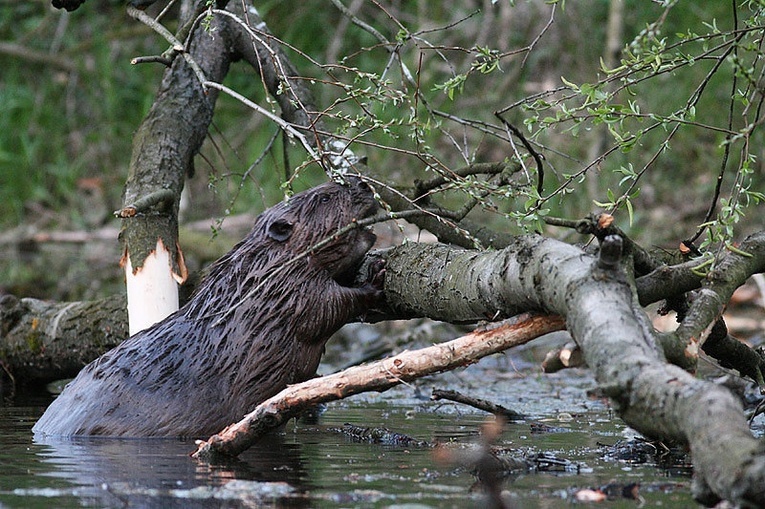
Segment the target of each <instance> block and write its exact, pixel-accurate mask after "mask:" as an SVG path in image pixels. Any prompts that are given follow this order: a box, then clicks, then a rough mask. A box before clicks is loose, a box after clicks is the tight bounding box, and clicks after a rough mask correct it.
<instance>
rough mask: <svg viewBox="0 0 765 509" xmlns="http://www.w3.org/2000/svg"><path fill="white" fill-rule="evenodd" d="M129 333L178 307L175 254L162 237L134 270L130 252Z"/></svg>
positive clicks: (127, 275)
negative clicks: (168, 248) (173, 257)
mask: <svg viewBox="0 0 765 509" xmlns="http://www.w3.org/2000/svg"><path fill="white" fill-rule="evenodd" d="M125 279H126V285H127V300H128V319H129V321H130V325H129V329H130V335H131V336H132V335H133V334H135V333H137V332H139V331H142V330H143V329H145V328H147V327H149V326H151V325H153V324H155V323H157V322H159V321H160V320H162V319H163V318H165V317H166V316H168V315H169V314H171V313H173V312H175V311H177V310H178V283H177V282H176V280H175V276H174V274H173V267H172V257H171V255H170V252H169V251H168V250H167V248H166V247H165V246H164V244H163V243H162V241H161V240H157V247H156V249H155V250H154V252H153V253H151V254H150V255H149V256H147V257H146V260H145V261H144V262H143V267H139V268H138V270H136V271H135V273H133V265H132V263H130V255H128V256H127V261H126V263H125Z"/></svg>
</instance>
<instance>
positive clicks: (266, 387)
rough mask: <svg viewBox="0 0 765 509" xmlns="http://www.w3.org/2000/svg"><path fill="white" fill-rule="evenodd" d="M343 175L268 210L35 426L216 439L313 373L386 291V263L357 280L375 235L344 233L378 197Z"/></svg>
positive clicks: (59, 431) (62, 431) (56, 432)
mask: <svg viewBox="0 0 765 509" xmlns="http://www.w3.org/2000/svg"><path fill="white" fill-rule="evenodd" d="M345 180H346V183H345V184H339V183H335V182H328V183H325V184H322V185H319V186H318V187H315V188H313V189H309V190H308V191H304V192H302V193H298V194H295V195H294V196H292V197H291V198H289V199H288V200H287V201H285V202H282V203H279V204H278V205H276V206H274V207H272V208H270V209H268V210H266V211H265V212H263V213H262V214H261V215H259V216H258V217H257V219H256V220H255V225H254V227H253V229H252V231H251V232H250V233H249V234H248V235H247V236H246V237H245V238H244V240H242V241H241V242H239V243H238V244H237V245H236V246H234V248H233V249H232V250H231V251H230V252H228V253H227V254H226V255H224V256H223V257H222V258H220V259H219V260H218V261H216V262H215V263H214V264H213V265H211V267H210V269H209V272H208V274H207V275H206V276H205V278H204V279H203V280H202V281H201V282H200V284H199V286H198V288H197V290H196V291H195V292H194V294H193V295H192V296H191V298H190V300H189V301H188V302H187V303H186V304H185V305H184V306H183V307H182V308H180V309H179V310H178V311H176V312H175V313H173V314H172V315H170V316H168V317H167V318H165V319H164V320H163V321H161V322H159V323H157V324H155V325H153V326H151V327H149V328H148V329H146V330H143V331H141V332H139V333H137V334H135V335H133V336H132V337H130V338H129V339H127V340H126V341H124V342H123V343H122V344H120V345H119V346H118V347H116V348H115V349H113V350H111V351H109V352H107V353H105V354H104V355H102V356H101V357H99V358H98V359H96V360H94V361H93V362H91V363H90V364H88V365H87V366H86V367H84V368H83V369H82V370H81V371H80V373H79V374H78V375H77V377H76V378H75V379H74V380H73V381H72V382H70V383H69V384H68V385H67V386H66V387H65V389H64V390H63V391H62V393H61V394H60V395H59V396H58V397H57V398H56V399H55V400H54V401H53V402H52V403H51V405H50V406H49V407H48V409H47V410H46V411H45V413H44V414H43V416H42V417H41V418H40V420H39V421H37V423H36V424H35V425H34V427H33V428H32V430H33V432H34V433H36V434H43V435H48V436H72V435H106V436H174V437H197V436H209V435H210V434H212V433H215V432H217V431H219V430H221V429H222V428H223V427H225V426H227V425H228V424H230V423H232V422H236V421H238V420H239V419H241V418H242V417H243V415H244V414H245V413H246V412H248V411H251V410H252V409H254V408H255V406H257V405H258V404H259V403H261V402H262V401H264V400H266V399H267V398H269V397H271V396H273V395H275V394H276V393H278V392H279V391H281V390H282V389H284V388H285V387H286V386H287V385H288V384H293V383H297V382H301V381H304V380H307V379H309V378H312V377H313V376H315V374H316V368H317V367H318V364H319V360H320V357H321V355H322V353H323V351H324V345H325V343H326V341H327V340H328V339H329V337H330V335H332V334H333V333H334V332H336V331H337V330H338V329H339V328H340V327H341V326H342V325H343V324H345V323H346V322H347V321H349V320H351V319H353V318H355V317H358V316H359V315H361V314H363V313H364V312H365V311H366V310H367V309H368V308H370V307H371V306H373V305H374V304H375V302H377V300H378V299H379V298H380V297H381V295H382V276H383V273H384V270H383V268H382V267H381V266H379V265H378V266H375V267H374V268H373V269H372V270H370V275H369V277H367V280H366V282H365V283H363V284H362V285H361V286H357V287H353V286H351V285H352V281H353V280H354V276H355V275H356V271H357V270H358V268H359V266H360V264H361V262H362V260H363V258H364V256H365V254H366V253H367V251H368V250H369V249H370V248H371V247H372V244H373V243H374V241H375V235H374V234H373V233H372V232H371V231H369V230H368V229H366V228H360V227H357V228H353V229H350V230H349V231H347V232H346V233H344V234H342V235H340V236H337V235H336V232H337V231H338V229H339V228H342V227H343V226H346V225H349V224H350V223H352V222H354V221H355V220H356V219H362V218H364V217H369V216H371V215H372V214H373V213H374V212H375V210H377V203H376V201H375V200H374V197H373V194H372V191H371V189H370V188H369V186H367V185H366V183H364V182H363V181H362V180H361V179H360V178H357V177H352V178H351V177H347V178H346V179H345ZM327 240H329V242H326V241H327ZM322 241H325V242H326V243H322V244H320V245H319V247H316V248H315V249H309V248H312V247H315V246H316V245H317V243H319V242H322Z"/></svg>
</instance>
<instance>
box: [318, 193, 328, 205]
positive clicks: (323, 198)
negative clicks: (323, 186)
mask: <svg viewBox="0 0 765 509" xmlns="http://www.w3.org/2000/svg"><path fill="white" fill-rule="evenodd" d="M329 200H330V196H329V195H328V194H327V193H321V194H320V195H319V203H327V202H328V201H329Z"/></svg>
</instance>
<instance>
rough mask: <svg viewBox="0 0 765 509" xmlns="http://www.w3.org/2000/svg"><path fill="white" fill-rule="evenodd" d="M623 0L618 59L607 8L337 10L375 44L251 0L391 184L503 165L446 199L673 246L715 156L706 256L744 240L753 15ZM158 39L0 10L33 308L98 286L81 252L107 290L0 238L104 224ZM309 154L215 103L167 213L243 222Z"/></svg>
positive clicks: (313, 13)
mask: <svg viewBox="0 0 765 509" xmlns="http://www.w3.org/2000/svg"><path fill="white" fill-rule="evenodd" d="M614 1H618V0H614ZM164 3H165V2H159V3H158V5H155V6H153V7H152V8H151V9H150V12H151V13H153V14H156V12H158V11H159V8H160V7H162V6H163V5H164ZM620 5H621V6H622V8H623V11H622V13H621V14H620V15H619V16H618V21H619V23H618V26H617V28H619V29H620V30H617V35H618V37H619V40H620V42H619V45H618V49H619V50H620V51H618V54H615V53H614V52H613V51H611V50H610V49H609V47H608V37H609V31H608V27H609V20H613V19H614V16H615V14H614V11H613V10H612V9H613V5H612V2H609V1H607V0H591V1H588V2H566V3H563V2H559V3H557V4H555V3H550V2H545V1H542V0H528V1H515V2H512V1H510V0H500V1H497V2H492V1H486V2H481V1H475V2H459V3H456V4H448V5H447V4H443V5H441V4H438V3H436V4H434V3H433V2H423V1H420V2H404V1H393V2H365V1H360V0H353V1H350V0H349V1H347V2H345V6H346V7H348V8H349V9H350V10H351V11H352V12H353V13H354V15H355V16H356V17H357V18H358V19H359V20H362V21H363V22H364V23H366V24H368V25H369V26H371V27H374V29H375V30H376V31H377V32H378V35H375V34H374V33H371V32H370V31H369V30H364V29H362V28H360V27H359V26H357V25H355V24H353V23H352V22H351V20H350V19H349V17H347V16H344V15H343V14H342V13H341V12H340V10H339V9H338V8H336V7H335V6H333V5H332V4H330V3H328V2H324V1H321V2H319V1H307V2H301V3H299V4H295V3H294V2H279V1H267V2H258V3H257V7H258V10H259V12H260V14H261V16H262V17H263V18H264V19H265V21H266V22H267V24H268V26H269V28H270V29H271V31H272V32H273V33H274V34H275V35H276V36H277V37H278V38H279V39H281V40H282V41H284V42H285V43H286V44H288V45H289V46H290V48H292V49H291V51H290V56H291V57H292V58H293V63H294V64H295V65H296V66H297V67H298V69H299V70H300V72H301V74H303V75H304V76H305V77H306V79H309V80H311V82H312V83H315V87H314V91H315V93H316V95H317V104H318V105H319V106H320V107H326V108H327V115H326V120H327V122H328V125H329V126H330V127H331V128H332V129H334V130H337V131H338V132H341V133H344V134H347V135H348V136H351V137H353V138H354V140H355V143H354V145H353V149H354V150H355V151H356V152H357V153H359V154H363V155H366V156H368V158H369V165H370V166H371V167H372V168H374V169H376V170H377V171H378V172H379V174H381V175H385V176H386V178H387V179H388V181H389V182H391V183H395V182H399V183H406V182H409V183H411V182H412V181H413V179H415V178H427V177H428V175H431V176H432V175H435V174H451V172H453V171H454V170H455V169H457V168H460V167H462V166H465V165H467V164H469V163H472V162H492V161H502V160H513V159H514V158H515V160H516V161H522V162H523V164H524V167H525V171H524V172H521V173H519V174H518V175H516V176H514V177H513V179H512V180H511V181H510V182H505V183H501V184H497V183H492V182H487V181H479V180H477V179H474V178H465V179H456V180H455V181H454V183H453V185H452V188H451V191H450V192H449V193H447V195H445V196H444V197H443V198H442V200H444V203H446V204H450V205H452V206H456V207H458V206H459V205H460V204H462V203H464V202H465V200H466V199H468V198H469V197H479V198H480V200H481V202H482V205H483V207H482V209H481V210H477V211H475V212H473V214H474V215H477V216H480V218H481V220H485V221H490V222H493V223H494V224H496V225H497V227H498V228H500V229H514V230H517V231H521V230H522V229H545V230H546V231H547V232H548V233H550V234H552V235H563V234H564V233H565V232H563V231H557V230H552V229H550V228H549V227H546V226H544V225H543V223H542V222H541V221H540V219H541V218H542V216H544V215H555V216H564V217H570V218H578V217H581V216H583V215H585V214H587V213H589V212H591V211H592V210H596V209H598V210H599V209H608V210H613V211H614V213H615V215H616V218H617V220H618V221H619V222H620V225H621V226H623V227H624V228H625V229H627V230H628V231H629V232H630V234H631V235H633V236H634V237H636V238H638V239H639V240H641V241H643V242H644V243H647V244H657V245H660V246H663V247H667V248H675V247H676V246H677V245H678V242H679V241H680V240H682V239H687V238H689V237H691V236H692V235H693V234H694V233H695V231H696V229H697V226H698V225H699V224H700V223H702V222H703V221H704V220H705V214H706V213H707V210H708V209H709V207H710V206H711V205H712V200H713V196H714V189H715V186H716V184H717V181H718V175H719V174H720V169H721V166H722V165H723V164H725V165H726V168H727V169H726V171H725V173H724V175H723V177H722V187H721V190H722V194H721V200H720V202H719V204H718V207H717V212H718V213H720V212H722V213H723V216H721V217H720V218H719V219H720V221H718V222H717V223H716V224H715V225H714V226H715V228H712V229H710V230H708V231H709V232H711V233H712V234H714V235H712V234H708V235H707V236H706V237H702V238H701V239H699V242H698V243H699V244H700V243H701V242H702V241H703V240H704V239H707V243H708V246H709V248H710V249H717V248H719V246H722V245H724V244H725V243H726V242H729V241H730V240H732V239H735V238H740V236H741V235H743V234H744V233H746V232H747V231H750V230H752V229H755V228H761V223H760V224H759V225H758V224H757V223H758V218H757V213H756V212H754V211H753V209H752V208H751V207H750V208H749V209H745V208H743V206H744V205H749V206H751V205H755V204H756V203H755V202H756V201H757V199H758V198H759V195H757V194H754V193H756V192H757V191H762V190H763V189H765V185H763V181H764V180H765V178H763V171H762V167H761V154H760V152H761V148H760V147H762V137H761V135H760V133H759V130H758V127H759V123H760V115H761V113H760V104H761V103H760V101H761V99H762V94H761V83H762V76H761V72H762V68H763V66H762V62H761V46H760V44H761V37H762V29H761V27H760V25H761V22H762V19H761V15H762V13H761V12H760V9H761V8H762V6H761V5H760V4H759V3H758V2H743V3H742V5H740V6H738V7H734V2H730V3H728V2H701V3H697V2H688V1H675V2H672V1H665V2H651V3H647V2H643V1H637V0H635V1H624V2H620ZM171 17H172V16H171ZM169 24H170V25H171V26H172V22H170V23H169ZM734 28H738V30H739V31H738V32H731V31H732V30H734ZM612 36H613V33H612ZM381 38H384V39H385V40H387V41H389V42H391V43H392V45H385V44H382V43H381ZM733 41H736V42H737V44H733V43H732V42H733ZM165 48H166V43H165V42H164V41H162V40H160V39H159V38H158V37H157V36H156V34H154V33H153V32H151V31H150V30H149V29H148V28H146V27H144V26H143V25H141V24H139V23H138V22H136V21H135V20H133V19H131V18H129V17H128V16H127V15H126V14H125V10H124V8H123V7H122V6H121V5H118V4H116V3H112V2H102V1H98V0H89V1H88V2H86V3H85V4H84V5H83V6H82V7H81V8H80V9H78V10H77V11H75V12H74V13H66V12H64V11H58V10H55V9H53V8H51V7H50V5H49V2H48V1H47V0H35V1H30V2H9V1H3V2H2V3H0V66H1V68H2V69H3V73H2V77H1V78H0V80H1V81H0V231H3V230H4V231H5V232H6V237H5V239H6V241H5V245H6V246H10V247H8V248H7V249H6V248H3V253H4V254H3V255H0V290H1V289H3V288H4V289H5V290H6V291H12V292H14V293H17V294H19V295H38V296H44V297H49V298H84V297H93V296H96V295H100V294H101V293H104V292H107V293H108V292H110V291H113V290H114V287H112V286H102V285H101V284H95V283H94V282H93V281H92V277H90V276H92V274H91V272H92V270H91V269H92V268H93V259H98V260H99V264H102V265H103V266H104V267H105V269H106V270H107V274H106V275H105V276H104V278H103V279H108V277H107V276H111V277H113V278H116V279H119V273H118V271H117V270H116V269H115V265H116V258H109V257H104V256H103V251H99V252H98V253H97V254H95V255H93V254H92V253H91V255H90V256H93V258H91V257H89V256H88V255H87V254H83V251H82V250H83V249H86V248H84V247H82V246H80V247H79V248H78V249H79V250H76V251H75V254H74V258H76V259H77V260H79V261H83V260H84V261H85V262H86V263H85V264H84V266H80V268H79V269H75V268H74V267H75V266H76V265H77V264H76V263H73V262H72V259H71V256H72V254H71V253H70V252H69V251H67V252H66V253H64V254H62V255H61V256H60V257H59V263H58V264H57V263H56V262H53V263H51V262H50V260H49V258H42V257H39V256H38V253H39V251H40V249H42V248H41V247H40V245H39V244H34V246H31V244H30V243H29V242H27V243H24V242H21V243H20V244H19V243H15V244H12V243H11V241H10V240H8V239H10V238H11V235H10V233H9V232H11V233H14V235H13V236H12V237H13V239H15V240H17V239H19V238H23V239H28V238H29V236H28V235H29V234H31V233H34V232H40V231H50V230H83V229H86V230H92V229H94V228H98V227H102V226H113V227H116V226H117V225H118V224H117V222H116V220H115V219H112V218H111V216H110V211H112V210H115V209H117V208H118V207H119V206H120V203H121V202H120V193H121V190H122V185H123V182H124V179H125V177H126V174H127V167H128V163H129V160H130V150H131V138H132V133H133V132H134V130H135V129H136V128H137V126H138V125H139V124H140V122H141V120H142V118H143V116H144V115H145V113H146V111H147V110H148V108H149V107H150V105H151V102H152V100H153V97H154V93H155V91H156V89H157V85H158V83H159V80H160V79H161V76H162V72H163V68H162V67H161V66H160V65H158V64H144V65H137V66H134V65H131V64H130V60H131V58H133V57H136V56H140V55H153V54H159V53H161V52H162V51H163V50H164V49H165ZM391 49H393V51H394V52H395V54H396V55H398V56H400V60H397V59H395V58H392V52H391ZM409 76H411V80H409ZM226 84H227V85H228V86H230V87H231V88H234V89H235V90H237V91H239V92H241V93H242V94H244V95H245V96H247V97H249V98H251V99H253V100H255V101H256V102H258V103H259V104H262V105H267V104H268V103H267V102H266V99H267V98H266V96H265V94H264V91H263V86H262V84H261V82H260V79H259V77H258V76H256V75H255V73H253V72H252V71H251V70H247V69H245V68H244V67H243V66H242V67H235V68H234V69H233V70H232V72H231V73H230V75H229V77H228V79H227V83H226ZM272 108H275V106H273V105H272ZM498 110H504V111H505V113H504V114H503V116H504V118H505V119H506V120H507V121H508V122H510V123H511V124H512V125H513V126H515V127H516V128H518V129H519V130H521V131H522V132H524V133H525V134H526V136H527V137H528V139H529V140H531V141H532V142H533V143H534V147H535V150H536V151H538V152H539V153H540V154H541V155H542V156H543V157H544V159H545V167H546V170H547V173H546V175H545V187H544V189H543V190H542V193H541V196H542V197H543V198H544V200H543V201H540V200H539V198H540V196H538V195H537V193H536V188H535V182H536V181H537V175H536V166H535V162H534V160H533V159H532V158H529V157H528V156H527V155H525V151H522V150H516V145H518V144H519V140H518V139H517V137H510V136H508V133H507V131H506V130H505V128H504V127H503V126H502V124H501V123H500V122H498V120H497V119H496V118H495V116H494V112H495V111H498ZM729 123H730V127H729ZM511 139H512V140H513V141H512V142H511ZM514 144H515V145H514ZM285 145H286V146H285ZM726 146H727V147H729V148H730V150H729V151H728V152H726V150H725V149H726ZM304 161H305V154H304V152H302V150H301V149H300V148H299V147H298V146H294V145H292V144H290V143H289V142H286V143H285V140H284V139H283V138H282V136H281V135H280V134H279V132H278V129H277V128H276V126H274V125H273V124H272V123H270V122H269V121H268V120H267V119H264V118H263V117H262V116H259V115H258V114H256V113H254V112H252V111H251V110H249V109H248V108H247V107H246V106H244V105H242V104H240V103H239V102H237V101H235V100H234V99H232V98H230V97H227V96H224V95H221V97H220V99H219V101H218V106H217V109H216V113H215V118H214V130H213V131H211V132H210V135H209V138H208V140H207V142H206V144H205V147H204V149H203V151H202V153H201V154H200V156H199V157H198V158H197V161H196V174H195V176H194V178H193V179H191V180H190V181H189V183H188V188H189V191H190V202H191V203H193V207H190V208H189V209H188V210H187V211H186V213H185V215H184V216H183V217H184V219H185V220H186V221H191V220H194V219H203V218H209V217H223V216H226V215H229V214H234V213H240V212H247V213H251V214H255V213H257V212H259V211H260V210H262V209H264V208H265V207H267V206H269V205H271V204H273V203H274V202H275V201H277V200H278V199H280V197H281V196H283V194H284V192H285V189H284V188H283V184H284V183H285V182H286V181H289V182H290V184H291V185H292V184H294V186H295V187H296V188H304V187H307V186H310V185H313V184H315V183H317V182H319V181H321V180H323V175H322V173H321V172H320V171H319V170H318V169H317V167H315V165H310V164H309V165H306V166H305V167H303V164H302V163H303V162H304ZM296 169H297V170H296ZM753 192H754V193H753ZM726 207H727V208H726ZM742 214H747V215H742ZM734 227H735V230H734ZM19 232H24V234H25V235H26V236H21V237H19V235H16V234H18V233H19ZM15 240H14V242H15ZM115 243H116V241H115ZM107 258H108V259H107ZM73 270H74V271H75V272H74V273H72V271H73Z"/></svg>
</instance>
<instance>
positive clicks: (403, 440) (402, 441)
mask: <svg viewBox="0 0 765 509" xmlns="http://www.w3.org/2000/svg"><path fill="white" fill-rule="evenodd" d="M327 431H331V432H333V433H340V434H342V435H345V436H347V437H349V438H351V439H353V440H355V441H357V442H368V443H370V444H382V445H395V446H400V447H431V444H430V443H429V442H427V441H425V440H417V439H416V438H412V437H410V436H408V435H404V434H402V433H396V432H395V431H390V430H389V429H387V428H368V427H366V426H356V425H354V424H348V423H346V424H343V427H342V428H334V427H333V428H328V429H327Z"/></svg>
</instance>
